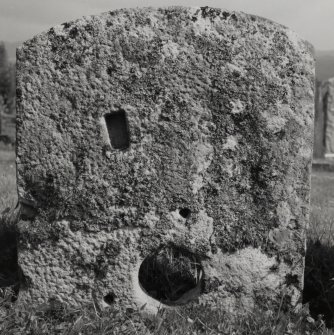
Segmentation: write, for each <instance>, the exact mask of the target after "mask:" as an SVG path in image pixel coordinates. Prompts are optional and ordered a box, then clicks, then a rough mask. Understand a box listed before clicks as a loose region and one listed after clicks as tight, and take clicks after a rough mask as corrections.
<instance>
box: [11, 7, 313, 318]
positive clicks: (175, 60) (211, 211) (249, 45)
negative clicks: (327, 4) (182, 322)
mask: <svg viewBox="0 0 334 335" xmlns="http://www.w3.org/2000/svg"><path fill="white" fill-rule="evenodd" d="M313 97H314V58H313V51H312V47H311V46H310V45H309V44H308V43H307V42H305V41H303V40H301V39H299V38H298V37H297V36H296V35H295V33H293V32H291V31H290V30H289V29H287V28H285V27H283V26H281V25H279V24H276V23H273V22H271V21H268V20H266V19H263V18H259V17H256V16H251V15H246V14H243V13H237V12H228V11H225V10H221V9H213V8H208V7H205V8H182V7H170V8H162V9H152V8H145V9H126V10H117V11H112V12H108V13H104V14H101V15H99V16H90V17H85V18H82V19H80V20H78V21H74V22H69V23H65V24H63V25H60V26H57V27H54V28H52V29H50V30H49V31H47V32H45V33H43V34H41V35H38V36H36V37H35V38H33V39H32V40H30V41H27V42H25V44H24V45H23V47H22V48H20V49H19V50H18V52H17V101H18V106H17V130H18V132H17V168H18V175H17V176H18V192H19V199H20V203H21V207H22V213H21V220H20V223H19V231H20V237H19V251H18V253H19V254H18V259H19V265H20V267H21V270H22V275H23V279H22V285H21V292H20V297H19V299H20V300H21V301H30V302H31V303H38V302H45V301H48V300H49V299H51V298H56V299H58V300H60V301H62V302H64V303H67V304H71V305H82V304H86V303H90V302H91V301H92V300H94V301H95V302H96V303H97V304H101V305H103V304H104V303H103V298H104V297H106V296H109V297H110V296H112V297H113V300H114V301H113V303H115V304H119V305H124V306H132V307H140V306H144V307H143V309H144V310H147V311H150V312H154V311H156V308H157V301H155V300H154V299H152V298H151V297H150V296H149V295H148V294H147V292H145V291H144V290H143V289H142V287H141V285H140V283H139V282H138V269H139V266H140V264H141V262H142V261H143V259H144V258H145V257H146V256H148V255H149V254H151V253H153V252H155V251H156V250H157V249H158V248H160V247H161V246H169V247H175V248H182V249H185V250H187V251H188V252H190V253H193V254H194V255H196V257H197V259H200V261H201V265H202V267H203V271H204V276H203V282H202V286H201V288H200V292H197V293H198V294H197V296H196V298H195V299H194V300H193V302H192V303H194V304H197V303H198V302H202V303H208V304H209V305H210V304H212V305H216V304H217V303H218V302H219V304H220V305H221V306H222V307H221V308H223V309H226V310H233V309H235V308H240V307H242V306H243V307H245V308H251V307H253V306H254V305H259V304H261V303H263V302H265V303H266V302H268V301H271V300H272V301H274V302H275V301H277V302H280V301H282V295H283V294H285V299H284V302H286V303H287V304H288V305H294V306H295V305H296V304H298V302H299V301H300V291H301V289H302V285H303V262H304V254H305V228H306V226H307V223H308V216H309V187H310V168H311V158H312V142H313V111H314V103H313ZM108 113H123V114H124V115H126V119H127V120H126V124H127V127H128V129H127V131H128V134H129V147H128V148H125V149H124V148H122V149H115V148H114V147H113V146H112V145H111V143H110V139H109V136H108V125H106V119H105V115H106V114H108ZM184 208H186V209H189V210H190V211H191V214H190V215H189V217H187V218H184V217H182V215H180V212H179V211H180V209H184ZM105 300H106V299H105ZM108 301H109V302H110V299H109V300H108Z"/></svg>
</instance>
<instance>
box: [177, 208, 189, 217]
mask: <svg viewBox="0 0 334 335" xmlns="http://www.w3.org/2000/svg"><path fill="white" fill-rule="evenodd" d="M190 213H191V211H190V209H188V208H181V209H180V211H179V214H180V215H181V216H182V217H183V218H185V219H188V218H189V216H190Z"/></svg>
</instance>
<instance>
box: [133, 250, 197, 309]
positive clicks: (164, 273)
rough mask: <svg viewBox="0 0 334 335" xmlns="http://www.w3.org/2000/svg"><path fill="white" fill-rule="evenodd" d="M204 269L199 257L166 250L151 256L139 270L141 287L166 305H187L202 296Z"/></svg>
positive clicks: (189, 253)
mask: <svg viewBox="0 0 334 335" xmlns="http://www.w3.org/2000/svg"><path fill="white" fill-rule="evenodd" d="M202 279H203V268H202V266H201V262H200V260H199V259H198V257H197V256H196V255H194V254H193V253H191V252H188V251H186V250H184V249H179V248H174V247H164V248H161V249H159V250H158V251H156V252H154V253H152V254H151V255H149V256H147V257H146V258H145V259H144V261H143V262H142V264H141V266H140V268H139V283H140V285H141V287H142V289H143V290H144V291H145V292H146V293H147V294H148V295H149V296H151V297H152V298H154V299H156V300H158V301H160V302H161V303H163V304H165V305H184V304H186V303H188V302H190V301H191V300H193V299H194V298H196V297H198V296H199V295H200V294H201V292H202V283H203V282H202Z"/></svg>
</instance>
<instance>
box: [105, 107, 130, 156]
mask: <svg viewBox="0 0 334 335" xmlns="http://www.w3.org/2000/svg"><path fill="white" fill-rule="evenodd" d="M104 118H105V120H106V125H107V129H108V134H109V139H110V144H111V146H112V147H113V148H114V149H120V150H123V149H127V148H128V147H129V146H130V136H129V129H128V122H127V119H126V114H125V111H124V110H119V111H118V112H115V113H110V114H106V115H105V116H104Z"/></svg>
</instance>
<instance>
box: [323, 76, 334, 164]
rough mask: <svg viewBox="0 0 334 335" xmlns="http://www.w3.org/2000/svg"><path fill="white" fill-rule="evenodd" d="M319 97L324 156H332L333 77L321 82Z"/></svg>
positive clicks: (333, 137) (333, 120) (333, 143)
mask: <svg viewBox="0 0 334 335" xmlns="http://www.w3.org/2000/svg"><path fill="white" fill-rule="evenodd" d="M321 97H322V108H323V114H324V142H325V158H334V78H330V79H328V80H326V81H324V82H323V83H322V85H321Z"/></svg>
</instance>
